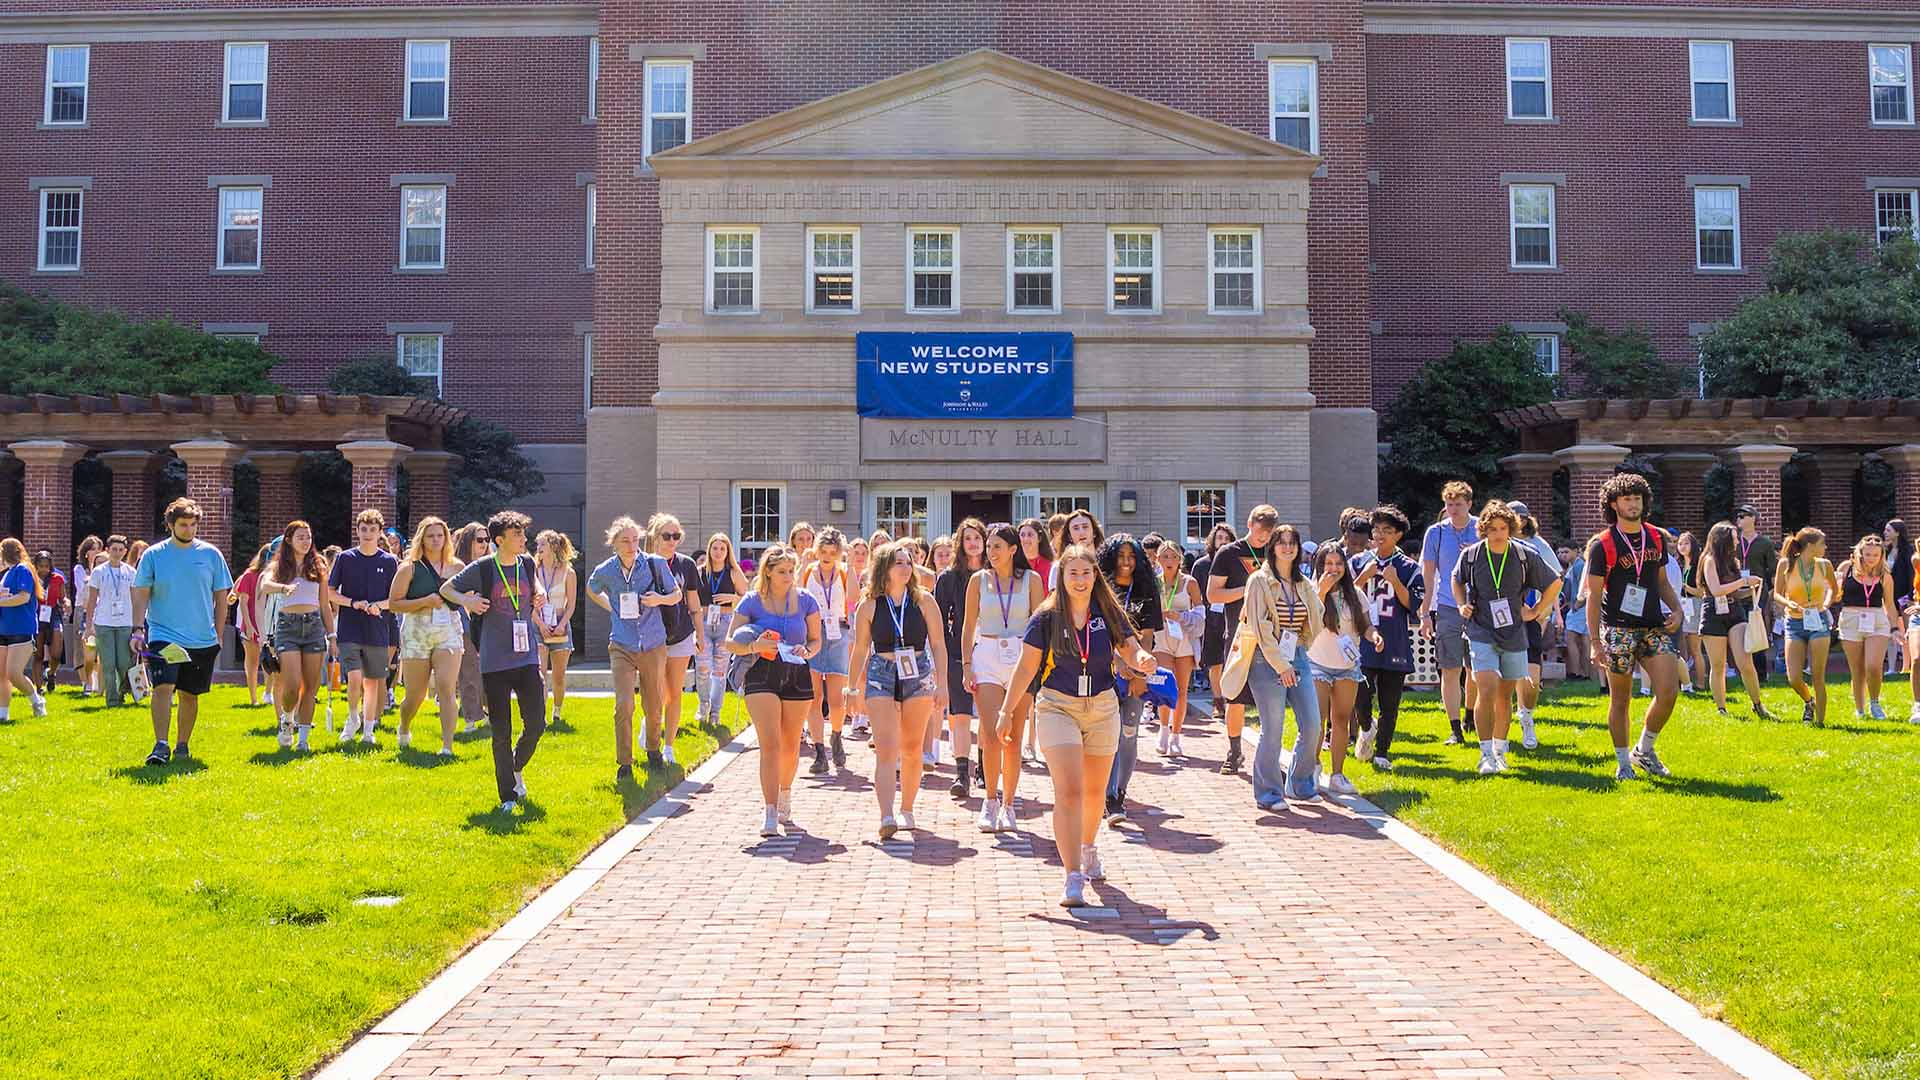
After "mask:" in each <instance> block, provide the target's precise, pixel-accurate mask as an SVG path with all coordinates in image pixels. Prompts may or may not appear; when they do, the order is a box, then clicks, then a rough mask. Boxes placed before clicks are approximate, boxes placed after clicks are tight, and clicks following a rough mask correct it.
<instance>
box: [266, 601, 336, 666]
mask: <svg viewBox="0 0 1920 1080" xmlns="http://www.w3.org/2000/svg"><path fill="white" fill-rule="evenodd" d="M273 651H274V652H276V653H287V652H297V653H306V654H307V655H309V656H320V655H322V654H324V653H325V652H326V651H327V627H326V624H325V623H324V622H322V621H321V620H320V613H319V612H317V611H283V612H281V613H280V617H279V618H277V619H275V620H274V621H273Z"/></svg>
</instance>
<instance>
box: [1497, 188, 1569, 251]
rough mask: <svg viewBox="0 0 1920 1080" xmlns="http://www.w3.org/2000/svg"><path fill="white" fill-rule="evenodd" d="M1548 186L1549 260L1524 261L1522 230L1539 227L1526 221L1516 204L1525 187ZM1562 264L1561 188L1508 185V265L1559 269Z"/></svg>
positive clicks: (1528, 189) (1545, 189) (1526, 189)
mask: <svg viewBox="0 0 1920 1080" xmlns="http://www.w3.org/2000/svg"><path fill="white" fill-rule="evenodd" d="M1523 190H1525V191H1534V190H1544V191H1546V193H1547V261H1546V262H1543V263H1523V262H1521V261H1520V230H1521V229H1523V228H1526V229H1537V228H1539V227H1540V226H1539V225H1538V224H1534V223H1528V224H1525V225H1522V224H1521V223H1520V220H1519V218H1518V217H1517V216H1516V212H1515V210H1516V207H1515V204H1516V202H1517V199H1518V195H1519V193H1520V192H1521V191H1523ZM1559 267H1560V192H1559V188H1558V185H1556V184H1508V185H1507V268H1508V269H1510V270H1557V269H1559Z"/></svg>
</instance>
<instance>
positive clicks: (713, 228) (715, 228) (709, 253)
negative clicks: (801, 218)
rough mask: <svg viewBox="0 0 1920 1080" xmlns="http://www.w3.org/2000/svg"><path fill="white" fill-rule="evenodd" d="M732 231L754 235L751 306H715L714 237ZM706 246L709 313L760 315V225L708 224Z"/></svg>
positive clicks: (735, 270)
mask: <svg viewBox="0 0 1920 1080" xmlns="http://www.w3.org/2000/svg"><path fill="white" fill-rule="evenodd" d="M730 233H745V234H746V235H748V236H751V237H753V264H752V265H751V266H750V267H748V268H747V269H748V271H749V272H750V273H751V274H752V275H753V304H752V306H751V307H745V308H718V307H715V306H714V303H713V275H714V273H715V272H716V268H715V267H714V265H713V238H714V237H716V236H719V235H721V234H730ZM705 246H706V259H705V262H706V267H707V272H706V277H707V280H706V294H707V306H706V310H707V314H709V315H758V314H760V295H761V294H760V263H761V262H762V261H763V260H762V259H761V258H760V255H761V248H760V227H759V226H758V225H709V226H707V234H706V241H705ZM740 269H741V268H740V267H737V266H730V267H727V268H726V270H727V272H729V273H738V272H739V271H740ZM783 505H784V504H783Z"/></svg>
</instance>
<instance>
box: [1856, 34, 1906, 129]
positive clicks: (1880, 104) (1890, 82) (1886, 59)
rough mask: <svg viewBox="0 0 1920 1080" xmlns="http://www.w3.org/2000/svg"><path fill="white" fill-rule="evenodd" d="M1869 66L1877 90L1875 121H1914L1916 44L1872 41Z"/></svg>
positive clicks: (1877, 122)
mask: <svg viewBox="0 0 1920 1080" xmlns="http://www.w3.org/2000/svg"><path fill="white" fill-rule="evenodd" d="M1867 68H1868V76H1867V78H1868V81H1869V83H1870V84H1871V92H1872V94H1873V122H1874V123H1876V124H1911V123H1913V47H1912V46H1910V45H1869V46H1867Z"/></svg>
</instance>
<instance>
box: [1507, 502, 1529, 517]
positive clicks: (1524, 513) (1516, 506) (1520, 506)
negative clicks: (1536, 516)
mask: <svg viewBox="0 0 1920 1080" xmlns="http://www.w3.org/2000/svg"><path fill="white" fill-rule="evenodd" d="M1507 509H1509V510H1511V511H1513V512H1514V513H1516V514H1519V515H1520V516H1521V517H1532V516H1533V511H1531V510H1529V509H1527V504H1526V503H1523V502H1521V501H1520V500H1518V499H1515V500H1514V501H1512V502H1510V503H1508V504H1507Z"/></svg>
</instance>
